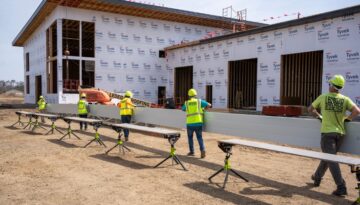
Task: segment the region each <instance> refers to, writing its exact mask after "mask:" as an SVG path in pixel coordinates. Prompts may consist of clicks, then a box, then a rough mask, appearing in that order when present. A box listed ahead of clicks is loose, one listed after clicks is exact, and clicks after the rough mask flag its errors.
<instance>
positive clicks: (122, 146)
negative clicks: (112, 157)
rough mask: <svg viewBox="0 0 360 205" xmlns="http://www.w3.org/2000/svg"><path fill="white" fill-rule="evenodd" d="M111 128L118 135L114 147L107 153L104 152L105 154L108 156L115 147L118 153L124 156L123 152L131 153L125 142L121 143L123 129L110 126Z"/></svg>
mask: <svg viewBox="0 0 360 205" xmlns="http://www.w3.org/2000/svg"><path fill="white" fill-rule="evenodd" d="M111 128H112V129H113V130H115V131H116V132H117V133H118V140H117V143H116V145H115V146H113V147H112V148H110V149H109V150H108V151H106V152H105V154H108V153H109V152H110V151H111V150H113V149H115V148H116V147H117V146H119V152H121V151H122V153H123V154H125V150H127V151H129V152H131V149H130V148H129V147H127V146H126V145H125V142H124V141H122V139H121V137H122V131H123V129H122V128H120V127H115V126H112V127H111Z"/></svg>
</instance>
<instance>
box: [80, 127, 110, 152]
mask: <svg viewBox="0 0 360 205" xmlns="http://www.w3.org/2000/svg"><path fill="white" fill-rule="evenodd" d="M101 124H102V123H101V122H97V123H94V124H93V127H94V130H95V137H94V139H93V140H91V141H90V142H89V143H87V144H86V145H85V146H84V148H85V147H87V146H89V145H90V144H91V143H93V142H97V143H99V144H100V145H102V146H104V147H106V145H105V144H104V142H103V141H102V140H101V139H100V134H99V133H98V129H99V128H100V126H101Z"/></svg>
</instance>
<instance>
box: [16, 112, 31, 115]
mask: <svg viewBox="0 0 360 205" xmlns="http://www.w3.org/2000/svg"><path fill="white" fill-rule="evenodd" d="M15 113H16V114H21V115H32V114H33V113H32V112H26V111H16V112H15Z"/></svg>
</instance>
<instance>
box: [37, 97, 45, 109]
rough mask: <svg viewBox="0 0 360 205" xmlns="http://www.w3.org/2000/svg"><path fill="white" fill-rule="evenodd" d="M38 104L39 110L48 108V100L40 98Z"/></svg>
mask: <svg viewBox="0 0 360 205" xmlns="http://www.w3.org/2000/svg"><path fill="white" fill-rule="evenodd" d="M37 104H38V106H39V110H45V108H46V102H45V100H44V99H40V100H39V101H38V102H37Z"/></svg>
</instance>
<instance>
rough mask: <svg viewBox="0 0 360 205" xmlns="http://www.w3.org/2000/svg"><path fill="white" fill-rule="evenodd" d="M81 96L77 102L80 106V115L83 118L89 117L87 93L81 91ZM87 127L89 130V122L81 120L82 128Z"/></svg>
mask: <svg viewBox="0 0 360 205" xmlns="http://www.w3.org/2000/svg"><path fill="white" fill-rule="evenodd" d="M80 96H81V98H80V100H79V102H78V104H77V107H78V115H79V117H81V118H87V116H88V103H87V101H86V94H85V93H81V95H80ZM83 128H85V130H87V123H86V122H80V130H82V129H83Z"/></svg>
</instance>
